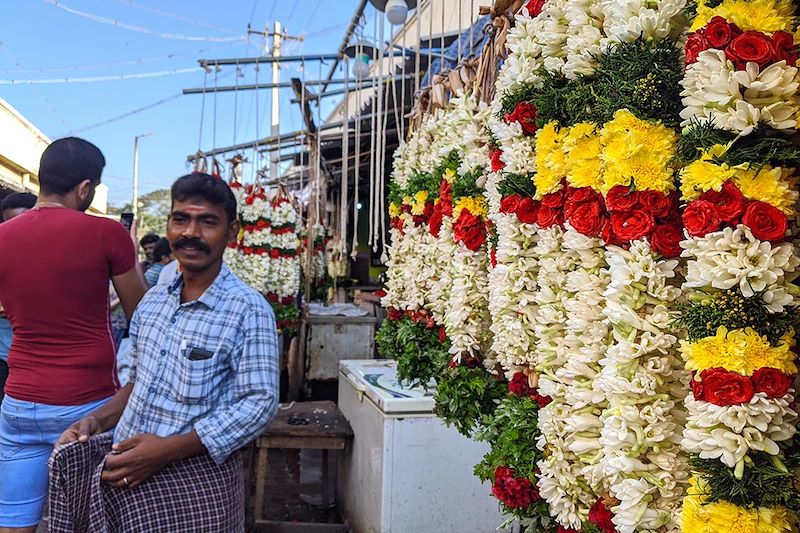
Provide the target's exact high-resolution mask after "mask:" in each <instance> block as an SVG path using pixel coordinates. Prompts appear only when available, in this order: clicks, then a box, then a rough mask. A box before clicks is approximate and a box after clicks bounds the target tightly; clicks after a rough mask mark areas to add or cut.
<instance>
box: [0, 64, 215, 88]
mask: <svg viewBox="0 0 800 533" xmlns="http://www.w3.org/2000/svg"><path fill="white" fill-rule="evenodd" d="M202 70H203V68H201V67H191V68H179V69H173V70H160V71H158V72H140V73H138V74H115V75H112V76H89V77H85V78H49V79H27V80H0V85H52V84H56V83H93V82H98V81H123V80H136V79H144V78H160V77H162V76H172V75H174V74H188V73H190V72H200V71H202Z"/></svg>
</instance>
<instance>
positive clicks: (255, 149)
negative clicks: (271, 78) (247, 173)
mask: <svg viewBox="0 0 800 533" xmlns="http://www.w3.org/2000/svg"><path fill="white" fill-rule="evenodd" d="M260 70H261V67H260V66H259V64H258V61H256V87H258V73H259V71H260ZM258 94H259V89H256V143H255V145H254V146H253V184H256V183H257V182H258V170H259V169H258V141H259V139H260V136H261V133H260V129H259V124H260V121H259V120H258V119H259V117H260V116H261V115H260V113H259V105H258V101H259V97H258Z"/></svg>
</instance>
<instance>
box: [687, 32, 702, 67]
mask: <svg viewBox="0 0 800 533" xmlns="http://www.w3.org/2000/svg"><path fill="white" fill-rule="evenodd" d="M684 50H685V51H686V64H687V65H691V64H692V63H694V62H695V61H697V57H698V56H699V55H700V52H705V51H706V50H708V41H707V40H706V36H705V32H703V30H700V31H696V32H694V33H693V34H691V35H690V36H689V37H688V38H687V39H686V46H685V48H684Z"/></svg>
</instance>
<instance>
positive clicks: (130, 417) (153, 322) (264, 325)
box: [114, 264, 278, 464]
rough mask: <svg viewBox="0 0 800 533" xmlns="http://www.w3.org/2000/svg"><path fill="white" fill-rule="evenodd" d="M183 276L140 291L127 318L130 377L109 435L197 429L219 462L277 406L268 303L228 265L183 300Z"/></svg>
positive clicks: (274, 339)
mask: <svg viewBox="0 0 800 533" xmlns="http://www.w3.org/2000/svg"><path fill="white" fill-rule="evenodd" d="M182 284H183V276H178V278H176V279H175V281H174V282H172V283H170V284H160V285H156V286H155V287H153V288H152V289H151V290H150V291H148V292H147V294H145V296H144V298H142V301H141V302H140V303H139V306H138V307H137V308H136V312H135V313H134V315H133V319H132V320H131V328H130V339H131V344H132V350H131V356H132V358H133V364H132V368H131V373H130V381H131V382H133V383H134V387H133V392H132V393H131V397H130V399H129V400H128V405H127V407H126V408H125V411H124V413H123V414H122V418H120V421H119V423H118V424H117V428H116V430H115V433H114V442H120V441H122V440H125V439H127V438H129V437H133V436H134V435H138V434H143V433H149V434H154V435H159V436H161V437H167V436H171V435H179V434H183V433H188V432H190V431H192V430H195V431H196V432H197V435H198V436H199V437H200V440H201V441H202V442H203V445H204V446H205V447H206V448H207V449H208V452H209V454H210V455H211V457H212V459H214V461H216V462H217V463H218V464H220V463H222V462H223V461H225V459H226V458H227V457H228V456H229V455H230V454H231V453H233V452H234V451H236V450H238V449H239V448H241V447H242V446H244V445H245V444H247V443H248V442H250V441H251V440H253V439H254V438H255V437H256V436H258V435H259V434H260V433H261V432H262V431H263V430H264V429H265V428H266V427H267V425H268V424H269V423H270V421H271V420H272V418H273V417H274V416H275V413H276V410H277V406H278V349H277V337H276V328H275V317H274V315H273V313H272V308H271V307H270V305H269V304H268V303H267V302H266V300H265V299H264V298H263V297H262V296H261V295H260V294H258V293H257V292H256V291H254V290H253V289H251V288H250V287H248V286H247V285H245V284H244V282H242V281H241V280H240V279H239V278H237V277H236V275H235V274H233V273H232V272H231V271H230V270H228V267H227V266H226V265H224V264H223V265H222V270H221V271H220V273H219V275H218V276H217V278H216V279H215V280H214V283H212V284H211V286H210V287H209V288H208V289H206V291H205V293H203V295H202V296H200V298H198V299H197V300H195V301H192V302H186V303H183V304H182V303H181V302H180V293H181V286H182Z"/></svg>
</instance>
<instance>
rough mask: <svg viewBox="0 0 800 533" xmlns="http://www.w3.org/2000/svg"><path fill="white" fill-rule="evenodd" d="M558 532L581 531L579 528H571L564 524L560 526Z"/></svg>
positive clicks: (576, 532)
mask: <svg viewBox="0 0 800 533" xmlns="http://www.w3.org/2000/svg"><path fill="white" fill-rule="evenodd" d="M558 533H581V532H580V531H578V530H577V529H571V528H567V527H564V526H558Z"/></svg>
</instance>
